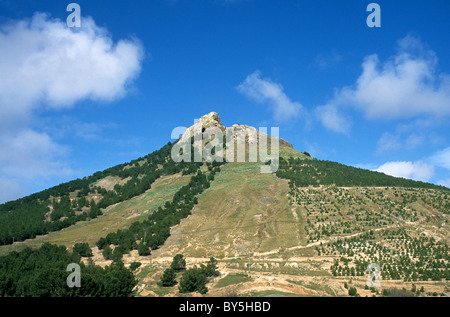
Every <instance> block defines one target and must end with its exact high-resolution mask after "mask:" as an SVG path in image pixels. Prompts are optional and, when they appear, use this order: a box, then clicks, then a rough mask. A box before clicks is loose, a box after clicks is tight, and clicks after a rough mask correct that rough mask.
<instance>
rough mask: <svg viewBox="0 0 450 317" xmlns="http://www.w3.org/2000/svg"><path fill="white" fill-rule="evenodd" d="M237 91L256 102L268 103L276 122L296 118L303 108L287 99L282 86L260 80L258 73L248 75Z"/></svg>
mask: <svg viewBox="0 0 450 317" xmlns="http://www.w3.org/2000/svg"><path fill="white" fill-rule="evenodd" d="M237 90H238V91H239V92H240V93H242V94H244V95H246V96H247V97H249V98H251V99H253V100H256V101H257V102H260V103H269V104H270V105H271V108H272V111H273V114H274V118H275V120H277V121H286V120H288V119H290V118H293V117H297V116H298V115H299V113H300V111H301V109H302V108H303V107H302V105H301V104H300V103H299V102H294V101H291V100H290V99H289V97H288V96H287V95H286V94H285V93H284V91H283V90H284V89H283V86H281V85H280V84H277V83H274V82H273V81H271V80H270V79H268V78H261V72H259V71H255V72H254V73H253V74H250V75H248V76H247V78H246V79H245V80H244V81H243V82H242V83H241V84H240V85H239V86H238V87H237Z"/></svg>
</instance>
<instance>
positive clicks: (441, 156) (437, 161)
mask: <svg viewBox="0 0 450 317" xmlns="http://www.w3.org/2000/svg"><path fill="white" fill-rule="evenodd" d="M430 161H431V162H432V163H433V164H434V165H436V166H439V167H443V168H446V169H448V170H450V147H448V148H445V149H443V150H441V151H439V152H437V153H435V154H434V155H432V156H431V158H430Z"/></svg>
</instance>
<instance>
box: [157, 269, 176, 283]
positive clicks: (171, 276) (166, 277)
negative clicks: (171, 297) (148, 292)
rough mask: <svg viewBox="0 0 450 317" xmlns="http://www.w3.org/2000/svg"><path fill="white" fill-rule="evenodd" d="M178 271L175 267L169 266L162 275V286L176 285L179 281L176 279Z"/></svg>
mask: <svg viewBox="0 0 450 317" xmlns="http://www.w3.org/2000/svg"><path fill="white" fill-rule="evenodd" d="M176 276H177V275H176V272H175V270H174V269H172V268H170V267H169V268H167V269H166V270H165V271H164V273H163V276H162V277H161V286H164V287H171V286H174V285H175V284H176V283H177V281H176V280H175V277H176Z"/></svg>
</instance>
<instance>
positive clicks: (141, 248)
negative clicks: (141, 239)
mask: <svg viewBox="0 0 450 317" xmlns="http://www.w3.org/2000/svg"><path fill="white" fill-rule="evenodd" d="M138 253H139V255H140V256H147V255H150V254H151V251H150V248H149V247H148V245H146V244H143V243H140V244H139V245H138Z"/></svg>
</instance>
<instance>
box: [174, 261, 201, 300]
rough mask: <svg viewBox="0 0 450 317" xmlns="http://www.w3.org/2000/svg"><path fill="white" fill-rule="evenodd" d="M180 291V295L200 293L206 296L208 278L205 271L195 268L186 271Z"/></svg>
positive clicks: (182, 277) (181, 281)
mask: <svg viewBox="0 0 450 317" xmlns="http://www.w3.org/2000/svg"><path fill="white" fill-rule="evenodd" d="M178 289H179V291H180V293H192V292H199V293H200V294H206V293H207V292H208V288H207V287H206V276H205V273H204V272H203V270H202V269H199V268H197V267H194V268H192V269H187V270H186V271H184V273H183V275H182V276H181V280H180V285H179V288H178Z"/></svg>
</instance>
